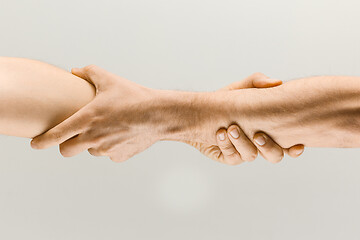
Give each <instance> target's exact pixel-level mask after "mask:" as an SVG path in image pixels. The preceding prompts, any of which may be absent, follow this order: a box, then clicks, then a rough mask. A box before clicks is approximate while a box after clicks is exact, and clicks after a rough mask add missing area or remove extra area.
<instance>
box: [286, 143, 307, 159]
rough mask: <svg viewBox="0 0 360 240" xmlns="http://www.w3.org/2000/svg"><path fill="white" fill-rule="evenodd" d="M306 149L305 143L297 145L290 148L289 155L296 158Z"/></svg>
mask: <svg viewBox="0 0 360 240" xmlns="http://www.w3.org/2000/svg"><path fill="white" fill-rule="evenodd" d="M304 150H305V147H304V145H302V144H299V145H295V146H292V147H291V148H290V149H289V155H290V156H291V157H293V158H296V157H299V156H300V155H301V154H302V153H303V152H304Z"/></svg>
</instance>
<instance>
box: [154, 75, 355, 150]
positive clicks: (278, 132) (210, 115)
mask: <svg viewBox="0 0 360 240" xmlns="http://www.w3.org/2000/svg"><path fill="white" fill-rule="evenodd" d="M159 96H161V97H160V98H159V99H161V101H160V102H161V104H162V105H165V106H163V110H164V112H163V115H164V117H163V118H164V119H172V120H170V121H167V122H166V123H164V125H165V126H164V127H163V128H162V131H161V134H160V135H161V136H162V139H169V140H191V141H198V142H206V143H209V144H216V139H215V132H216V131H217V130H218V128H219V127H225V128H227V127H228V126H229V125H230V124H231V123H233V122H235V123H237V124H238V125H239V126H240V127H241V128H242V129H243V131H244V132H245V133H246V134H247V136H249V137H251V136H253V134H254V133H255V132H257V131H263V132H265V133H267V134H268V135H269V136H270V137H272V138H273V139H274V141H276V142H277V143H279V144H280V145H281V146H282V147H290V146H292V145H295V144H298V143H302V144H304V145H305V146H308V147H360V142H359V141H358V139H359V137H360V134H359V133H360V131H359V130H360V111H359V110H358V109H359V108H360V78H359V77H346V76H338V77H330V76H324V77H310V78H304V79H298V80H294V81H290V82H287V83H285V84H283V85H281V86H278V87H274V88H267V89H241V90H235V91H225V92H224V91H222V92H211V93H185V92H176V91H163V90H162V92H160V93H159Z"/></svg>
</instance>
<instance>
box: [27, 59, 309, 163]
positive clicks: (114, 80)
mask: <svg viewBox="0 0 360 240" xmlns="http://www.w3.org/2000/svg"><path fill="white" fill-rule="evenodd" d="M72 73H73V74H74V75H76V76H78V77H80V78H83V79H84V80H86V81H88V82H89V83H91V84H93V85H94V87H95V88H96V96H95V98H94V99H93V100H92V101H91V102H89V103H88V104H87V105H85V106H84V107H83V108H81V109H80V110H79V111H77V112H76V113H74V114H73V115H72V116H70V117H69V118H67V119H65V120H64V121H63V122H61V123H60V124H58V125H57V126H55V127H54V128H52V129H50V130H48V131H47V132H45V133H43V134H41V135H39V136H37V137H35V138H34V139H33V140H32V141H31V146H32V148H34V149H45V148H49V147H51V146H55V145H59V148H60V153H61V154H62V155H63V156H64V157H71V156H75V155H77V154H79V153H80V152H82V151H84V150H88V152H89V153H90V154H91V155H94V156H108V157H110V159H111V160H112V161H114V162H123V161H125V160H127V159H129V158H131V157H132V156H134V155H135V154H138V153H140V152H142V151H144V150H145V149H146V148H148V147H150V146H151V145H152V144H154V143H155V142H157V141H159V140H161V126H158V125H157V123H158V122H159V121H158V119H159V118H161V117H162V116H161V115H160V116H157V113H155V112H152V111H151V102H152V101H153V99H156V97H157V96H156V91H153V89H150V88H147V87H144V86H141V85H139V84H137V83H134V82H131V81H129V80H127V79H125V78H122V77H120V76H117V75H115V74H112V73H110V72H107V71H105V70H104V69H102V68H100V67H97V66H95V65H90V66H87V67H84V68H80V69H79V68H74V69H72ZM281 84H282V82H281V81H280V80H276V79H270V78H268V77H267V76H265V75H263V74H261V73H255V74H253V75H251V76H249V77H247V78H245V79H244V80H242V81H239V82H234V83H232V84H230V85H229V86H227V87H224V88H222V89H219V90H218V91H232V90H236V89H243V88H267V87H276V86H278V85H281ZM169 120H170V121H171V119H169ZM214 134H216V136H217V138H216V139H217V145H210V144H206V143H200V142H196V141H191V140H182V142H184V143H187V144H189V145H191V146H193V147H195V148H197V149H198V150H199V151H200V152H201V153H203V154H204V155H206V156H207V157H209V158H211V159H213V160H216V161H218V162H222V163H225V164H229V165H237V164H240V163H243V162H249V161H253V160H254V159H255V158H256V157H257V155H258V153H260V154H261V155H262V156H263V157H264V158H265V159H267V160H268V161H270V162H273V163H276V162H279V161H281V159H282V158H283V156H284V153H287V154H288V155H290V156H292V157H297V156H299V155H300V154H301V153H302V152H303V149H304V146H303V145H301V144H297V145H294V146H292V147H290V148H282V147H281V146H279V145H278V144H277V143H276V142H274V141H273V140H272V139H271V137H270V136H268V135H266V134H265V133H263V132H258V133H256V134H255V135H254V136H252V138H251V139H252V140H250V138H249V136H246V135H245V134H244V132H243V131H242V129H241V128H240V127H239V126H237V125H230V126H228V128H227V129H224V128H220V129H219V130H218V131H217V132H216V133H214ZM256 140H258V141H256Z"/></svg>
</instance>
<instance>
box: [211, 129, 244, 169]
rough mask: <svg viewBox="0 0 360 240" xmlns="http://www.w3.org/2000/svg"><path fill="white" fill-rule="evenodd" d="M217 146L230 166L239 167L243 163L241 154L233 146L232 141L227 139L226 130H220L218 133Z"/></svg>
mask: <svg viewBox="0 0 360 240" xmlns="http://www.w3.org/2000/svg"><path fill="white" fill-rule="evenodd" d="M216 136H217V138H216V140H217V144H218V146H219V148H220V150H221V152H222V154H223V156H224V163H226V164H229V165H237V164H240V163H243V162H244V161H243V160H242V159H241V157H240V154H239V153H238V151H237V150H236V149H235V147H234V146H233V145H232V143H231V141H230V139H229V138H228V137H227V133H226V129H219V130H218V131H217V132H216Z"/></svg>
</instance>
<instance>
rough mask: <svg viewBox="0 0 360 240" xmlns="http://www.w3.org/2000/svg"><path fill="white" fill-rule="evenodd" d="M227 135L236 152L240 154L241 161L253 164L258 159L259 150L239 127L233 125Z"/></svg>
mask: <svg viewBox="0 0 360 240" xmlns="http://www.w3.org/2000/svg"><path fill="white" fill-rule="evenodd" d="M227 135H228V137H229V139H230V141H231V143H232V145H233V146H234V147H235V149H236V151H237V152H239V153H240V156H241V159H242V160H243V161H246V162H251V161H254V160H255V159H256V157H257V155H258V149H257V148H256V146H255V145H254V144H253V143H252V142H251V141H250V139H249V138H248V137H247V136H246V135H245V133H244V132H243V131H242V130H241V128H240V127H239V126H237V125H231V126H230V127H228V129H227Z"/></svg>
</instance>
